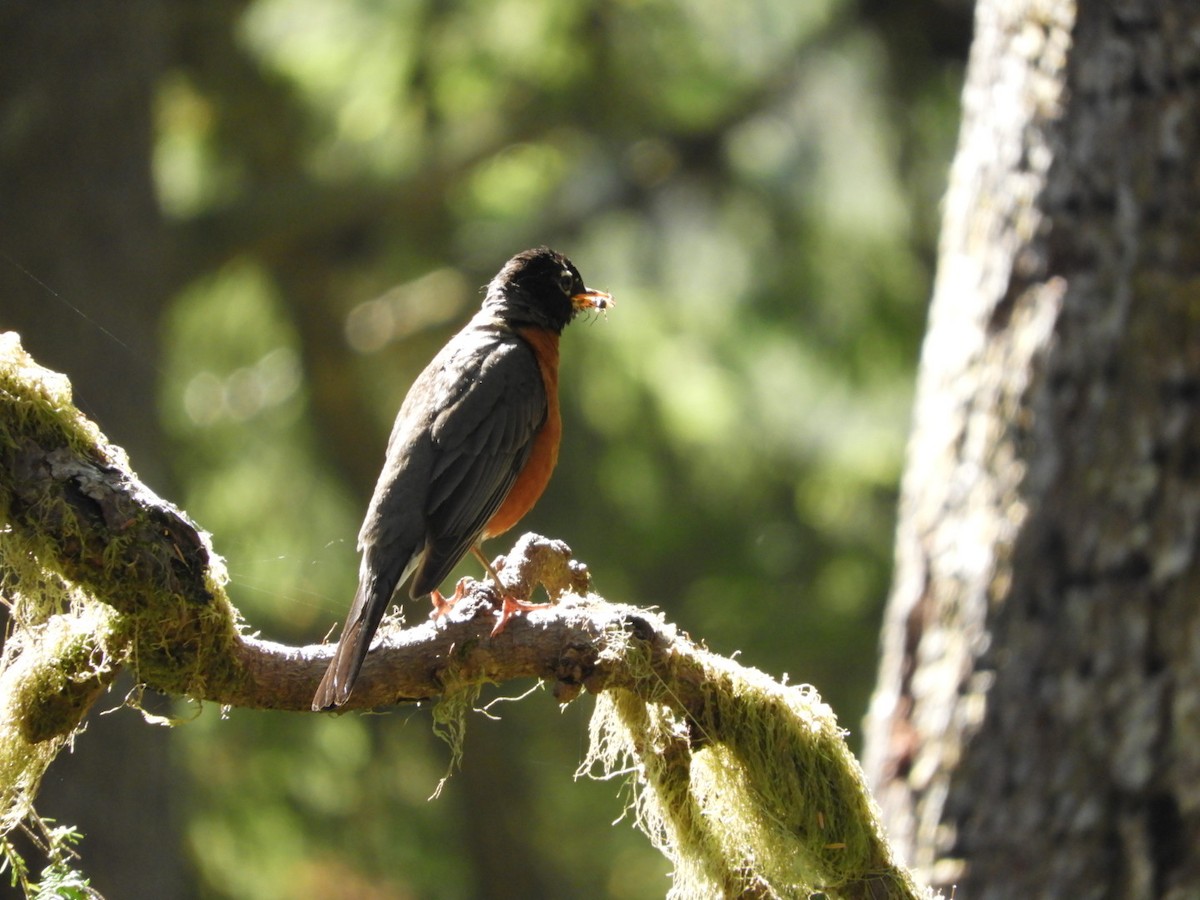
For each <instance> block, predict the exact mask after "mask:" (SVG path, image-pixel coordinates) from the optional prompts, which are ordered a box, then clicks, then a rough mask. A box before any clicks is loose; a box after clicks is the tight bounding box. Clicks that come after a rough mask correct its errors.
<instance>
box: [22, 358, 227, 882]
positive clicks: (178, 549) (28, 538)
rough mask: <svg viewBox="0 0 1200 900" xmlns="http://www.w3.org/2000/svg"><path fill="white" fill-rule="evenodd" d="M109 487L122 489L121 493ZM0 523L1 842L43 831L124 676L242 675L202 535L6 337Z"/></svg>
mask: <svg viewBox="0 0 1200 900" xmlns="http://www.w3.org/2000/svg"><path fill="white" fill-rule="evenodd" d="M113 475H115V476H116V477H118V478H120V479H123V480H124V483H123V484H121V485H120V486H119V487H117V488H113V487H112V486H111V485H110V484H109V482H110V481H111V478H110V476H113ZM0 515H2V517H3V518H0V596H2V599H3V602H5V604H6V605H7V606H8V607H9V610H10V618H11V630H10V633H9V635H8V637H7V639H6V640H5V643H4V648H3V655H2V656H0V845H4V842H3V836H4V835H6V834H7V833H8V832H9V831H10V830H11V829H12V828H15V827H16V826H17V825H18V824H20V823H22V822H23V821H26V822H32V821H35V820H36V816H35V815H34V813H33V806H32V802H33V798H34V796H35V795H36V793H37V789H38V785H39V783H40V780H41V778H42V775H43V773H44V772H45V769H46V767H47V766H48V765H49V764H50V762H51V760H53V759H54V757H55V755H57V753H58V752H59V751H60V750H61V749H62V748H63V747H64V746H66V745H67V743H68V742H69V741H70V740H71V739H72V737H73V736H74V734H75V732H76V730H77V729H78V727H79V724H80V722H81V721H82V718H83V716H84V715H85V714H86V712H87V710H88V709H89V707H90V706H91V705H92V703H93V702H94V701H95V699H96V697H97V696H99V694H100V693H101V692H102V691H103V690H104V689H105V688H106V687H107V686H108V685H109V684H110V683H111V681H112V679H113V678H114V677H115V676H116V673H117V672H118V671H119V670H120V669H121V668H122V667H123V666H130V667H132V668H134V669H135V671H136V674H137V677H138V679H139V680H140V681H142V682H145V683H148V684H151V685H153V686H154V687H155V688H157V689H160V690H163V691H167V692H171V693H178V694H184V695H187V694H198V693H203V692H204V691H205V690H206V685H207V684H208V683H210V682H212V681H214V680H219V679H234V678H236V677H239V673H238V672H237V671H236V662H235V657H234V655H233V654H231V653H230V652H229V651H230V649H231V647H232V645H233V643H234V641H235V640H236V639H237V631H236V629H237V626H238V622H237V617H236V613H235V612H234V610H233V608H232V606H231V605H230V604H229V602H228V600H227V598H226V596H225V592H224V584H225V581H226V575H225V572H224V569H223V566H222V564H221V563H220V560H219V559H218V558H217V557H216V555H215V554H214V553H213V552H212V549H211V547H210V546H209V544H208V538H207V536H206V535H204V534H203V533H201V532H199V531H198V530H197V529H195V528H194V526H192V525H191V523H189V522H187V520H186V519H185V518H184V517H183V515H182V514H181V513H176V512H175V511H173V510H171V509H170V508H169V507H168V506H166V505H165V504H163V503H162V502H161V501H159V500H158V499H157V498H155V497H153V495H152V494H150V493H149V492H148V491H146V489H145V488H144V487H142V486H141V485H139V484H138V483H137V482H136V479H135V478H134V476H133V475H132V474H131V473H130V472H129V468H128V463H127V461H126V459H125V456H124V453H123V452H122V451H121V450H120V449H119V448H116V447H113V446H112V445H110V444H108V442H107V441H106V440H105V439H104V437H103V435H101V434H100V432H99V430H98V429H97V428H96V427H95V425H94V424H92V423H91V422H90V421H88V420H87V419H86V418H85V417H84V416H82V415H81V414H80V413H79V411H78V410H77V409H75V407H74V406H73V405H72V403H71V389H70V384H69V383H68V382H67V380H66V378H65V377H63V376H61V375H57V374H55V373H53V372H49V371H47V370H46V369H43V368H41V367H40V366H37V365H36V364H35V363H34V362H33V361H32V360H31V359H30V358H29V356H28V355H27V354H26V353H25V352H24V351H23V350H22V349H21V347H20V343H19V341H18V339H17V337H16V335H14V334H0ZM164 538H166V540H164ZM214 661H216V662H215V663H214ZM14 865H15V862H14Z"/></svg>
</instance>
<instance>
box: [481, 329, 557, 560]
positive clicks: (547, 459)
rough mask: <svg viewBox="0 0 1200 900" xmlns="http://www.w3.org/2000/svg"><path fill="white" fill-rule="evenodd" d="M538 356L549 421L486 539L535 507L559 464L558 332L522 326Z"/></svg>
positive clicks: (486, 529)
mask: <svg viewBox="0 0 1200 900" xmlns="http://www.w3.org/2000/svg"><path fill="white" fill-rule="evenodd" d="M517 333H518V334H520V335H521V337H522V338H524V339H525V340H526V341H527V342H528V343H529V345H530V346H531V347H533V351H534V355H536V356H537V362H538V368H539V369H541V371H542V384H543V385H545V387H546V422H545V424H544V425H543V426H542V428H541V430H540V431H539V432H538V433H537V436H536V437H535V438H534V441H533V451H532V452H531V453H530V454H529V461H528V462H526V463H525V468H524V469H522V470H521V474H520V475H518V476H517V480H516V482H514V484H513V486H512V490H510V491H509V492H508V496H507V497H505V498H504V502H503V503H502V504H500V508H499V509H498V510H496V512H495V514H494V515H493V516H492V518H491V519H490V520H488V523H487V525H486V526H484V529H483V535H482V537H483V538H484V539H486V538H491V537H495V536H496V535H498V534H503V533H504V532H506V531H508V529H510V528H512V527H513V526H514V525H516V524H517V522H519V521H521V519H522V518H523V517H524V515H525V514H526V513H527V512H529V511H530V510H531V509H533V506H534V504H535V503H537V502H538V498H540V497H541V496H542V492H543V491H544V490H546V485H547V484H549V483H550V476H551V475H552V474H553V473H554V466H555V465H556V464H557V463H558V442H559V440H560V438H561V437H562V417H561V416H560V415H559V412H558V335H557V334H555V333H554V332H553V331H546V330H545V329H544V328H522V329H520V330H519V331H518V332H517Z"/></svg>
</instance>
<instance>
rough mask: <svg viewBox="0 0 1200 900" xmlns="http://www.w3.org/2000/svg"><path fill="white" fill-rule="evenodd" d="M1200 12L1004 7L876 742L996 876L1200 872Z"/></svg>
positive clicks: (910, 503) (920, 416)
mask: <svg viewBox="0 0 1200 900" xmlns="http://www.w3.org/2000/svg"><path fill="white" fill-rule="evenodd" d="M1198 34H1200V7H1197V6H1196V5H1195V4H1192V3H1188V2H1183V0H1175V2H1169V0H1168V2H1157V3H1155V2H1150V0H1130V2H1119V3H1118V2H1113V3H1081V4H1079V5H1078V7H1077V6H1076V4H1073V3H1070V2H1066V0H1042V2H1036V0H1034V2H1028V3H1016V4H1014V3H1010V2H1009V0H982V2H981V3H980V5H979V8H978V12H977V20H976V38H975V44H974V47H973V50H972V56H971V62H970V70H969V73H968V79H967V85H966V89H965V93H964V125H963V131H962V135H961V138H960V144H959V149H958V155H957V158H956V160H955V164H954V168H953V172H952V178H951V187H950V192H949V196H948V198H947V204H946V212H945V221H944V226H943V236H942V244H941V250H940V266H939V272H938V279H937V284H936V287H935V296H934V299H933V306H932V310H931V314H930V325H929V332H928V335H927V337H926V341H925V346H924V350H923V356H922V363H921V367H922V370H921V376H920V383H919V387H918V400H917V408H916V413H915V426H914V434H913V437H912V441H911V444H910V447H909V460H908V469H907V472H906V475H905V481H904V486H903V498H902V510H901V518H902V520H901V524H900V528H899V533H898V538H897V551H896V555H897V571H896V577H895V583H894V588H893V593H892V597H891V599H890V605H889V611H888V615H887V621H886V625H885V633H884V659H883V663H882V668H881V673H880V686H879V688H878V690H877V693H876V696H875V699H874V702H873V704H872V710H871V713H870V715H869V720H868V724H867V752H866V756H867V759H866V765H867V769H868V774H869V775H870V777H871V778H872V779H873V781H874V782H875V784H876V788H877V796H878V798H879V800H880V802H881V805H882V806H883V807H884V811H885V817H886V819H887V820H888V821H889V825H890V829H891V834H892V836H893V838H894V839H895V841H896V843H897V844H898V846H899V849H901V855H902V856H904V855H907V858H908V860H909V861H910V862H912V863H915V864H916V865H917V866H918V868H919V871H920V872H921V873H922V874H923V875H924V876H925V877H927V878H929V879H930V880H931V881H932V882H934V883H935V884H936V885H939V886H941V887H943V888H948V887H949V886H950V885H952V884H957V886H958V895H959V896H962V897H970V898H972V900H979V898H998V897H1022V898H1027V897H1033V896H1040V897H1072V898H1081V897H1130V898H1133V897H1174V898H1183V897H1195V896H1197V895H1198V894H1200V854H1197V853H1196V848H1197V847H1198V846H1200V603H1198V602H1197V599H1196V598H1197V594H1198V588H1200V566H1198V564H1197V563H1198V561H1197V516H1198V514H1200V465H1197V461H1198V460H1200V450H1198V448H1200V417H1198V408H1197V400H1198V399H1200V321H1198V320H1200V278H1198V277H1197V276H1198V275H1200V218H1198V211H1200V176H1198V174H1197V160H1200V77H1198V76H1200V41H1198V40H1197V35H1198Z"/></svg>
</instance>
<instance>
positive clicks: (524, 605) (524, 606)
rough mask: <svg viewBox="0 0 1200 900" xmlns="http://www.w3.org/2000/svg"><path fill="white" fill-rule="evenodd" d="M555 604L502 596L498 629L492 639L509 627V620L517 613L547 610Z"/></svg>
mask: <svg viewBox="0 0 1200 900" xmlns="http://www.w3.org/2000/svg"><path fill="white" fill-rule="evenodd" d="M553 605H554V604H553V603H530V602H529V601H528V600H518V599H517V598H516V597H509V596H507V595H502V596H501V598H500V610H499V612H500V615H499V617H498V619H497V621H496V627H495V628H493V629H492V635H491V636H492V637H495V636H496V635H498V634H500V632H502V631H503V630H504V628H505V626H506V625H508V620H509V619H511V618H512V617H513V616H514V615H515V614H516V613H519V612H530V611H532V610H535V609H547V608H548V607H551V606H553Z"/></svg>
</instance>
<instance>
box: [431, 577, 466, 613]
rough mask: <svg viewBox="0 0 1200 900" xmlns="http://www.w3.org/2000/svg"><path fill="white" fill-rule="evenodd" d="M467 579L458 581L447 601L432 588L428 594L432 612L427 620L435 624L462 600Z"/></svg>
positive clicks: (439, 592)
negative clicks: (431, 603) (429, 619)
mask: <svg viewBox="0 0 1200 900" xmlns="http://www.w3.org/2000/svg"><path fill="white" fill-rule="evenodd" d="M466 584H467V579H466V578H460V579H458V584H456V585H455V586H454V596H453V597H450V598H449V599H447V598H446V597H444V596H443V595H442V592H441V591H439V590H438V589H437V588H434V589H433V590H432V591H430V592H429V599H430V600H431V601H432V602H433V612H431V613H430V614H429V618H431V619H433V620H434V621H435V622H436V621H437V620H438V619H440V618H441V617H442V616H444V615H446V613H448V612H450V610H452V609H454V604H455V603H457V602H458V601H459V600H461V599H462V598H463V594H465V593H466V592H467V588H466Z"/></svg>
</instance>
